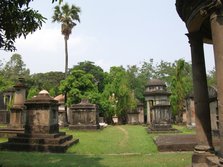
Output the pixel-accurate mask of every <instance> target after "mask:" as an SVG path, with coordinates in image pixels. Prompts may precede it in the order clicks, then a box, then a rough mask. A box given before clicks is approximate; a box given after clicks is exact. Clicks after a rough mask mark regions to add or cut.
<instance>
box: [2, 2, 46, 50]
mask: <svg viewBox="0 0 223 167" xmlns="http://www.w3.org/2000/svg"><path fill="white" fill-rule="evenodd" d="M31 1H32V0H13V1H12V0H10V1H9V0H1V2H0V9H1V10H0V20H1V24H0V48H3V49H4V50H9V51H13V50H15V49H16V48H15V46H14V42H15V39H16V38H19V37H21V36H24V37H26V36H27V35H28V34H29V33H33V32H34V31H36V30H37V29H39V28H41V27H42V23H43V22H45V19H46V18H44V17H43V16H42V15H41V14H40V13H38V11H36V10H33V9H31V8H30V7H29V3H30V2H31Z"/></svg>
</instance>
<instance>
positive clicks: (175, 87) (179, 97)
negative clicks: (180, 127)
mask: <svg viewBox="0 0 223 167" xmlns="http://www.w3.org/2000/svg"><path fill="white" fill-rule="evenodd" d="M170 88H171V92H172V95H171V96H170V102H171V107H172V110H173V114H174V115H178V118H179V121H181V119H182V112H183V109H184V99H185V97H186V95H187V94H188V93H189V92H191V91H192V73H191V65H190V64H188V63H186V62H185V61H184V60H183V59H180V60H178V61H176V66H175V74H174V75H172V82H171V85H170Z"/></svg>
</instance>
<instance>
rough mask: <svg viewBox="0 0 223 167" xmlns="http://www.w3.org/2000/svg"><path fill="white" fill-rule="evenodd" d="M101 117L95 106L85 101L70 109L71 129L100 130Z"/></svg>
mask: <svg viewBox="0 0 223 167" xmlns="http://www.w3.org/2000/svg"><path fill="white" fill-rule="evenodd" d="M98 118H99V115H98V112H97V107H96V105H95V104H91V103H89V101H88V100H87V99H83V100H82V101H81V102H80V103H79V104H73V105H72V106H71V107H70V125H69V129H83V130H94V129H99V128H100V126H99V120H98Z"/></svg>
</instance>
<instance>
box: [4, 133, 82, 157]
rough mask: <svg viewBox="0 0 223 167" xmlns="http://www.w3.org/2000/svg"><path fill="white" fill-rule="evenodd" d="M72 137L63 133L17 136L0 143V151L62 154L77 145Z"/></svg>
mask: <svg viewBox="0 0 223 167" xmlns="http://www.w3.org/2000/svg"><path fill="white" fill-rule="evenodd" d="M78 142H79V139H73V136H72V135H66V133H65V132H61V133H55V134H17V136H14V137H10V138H9V139H8V142H5V143H2V144H1V145H0V149H2V150H12V151H18V150H19V151H39V152H55V153H64V152H66V150H67V149H68V147H69V146H71V145H73V144H75V143H78Z"/></svg>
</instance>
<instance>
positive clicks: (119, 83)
mask: <svg viewBox="0 0 223 167" xmlns="http://www.w3.org/2000/svg"><path fill="white" fill-rule="evenodd" d="M107 80H108V84H106V86H105V90H104V92H103V95H102V96H103V97H104V98H105V99H108V100H109V101H108V102H107V103H106V106H107V107H108V111H109V112H108V117H111V116H113V115H115V114H116V115H117V116H119V117H121V119H122V121H123V122H125V121H126V120H125V119H126V114H127V112H128V111H131V110H133V109H135V108H136V99H135V97H134V93H133V91H132V90H131V87H130V84H129V80H128V77H127V72H126V70H125V69H124V68H123V67H111V68H110V73H109V74H108V78H107Z"/></svg>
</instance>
